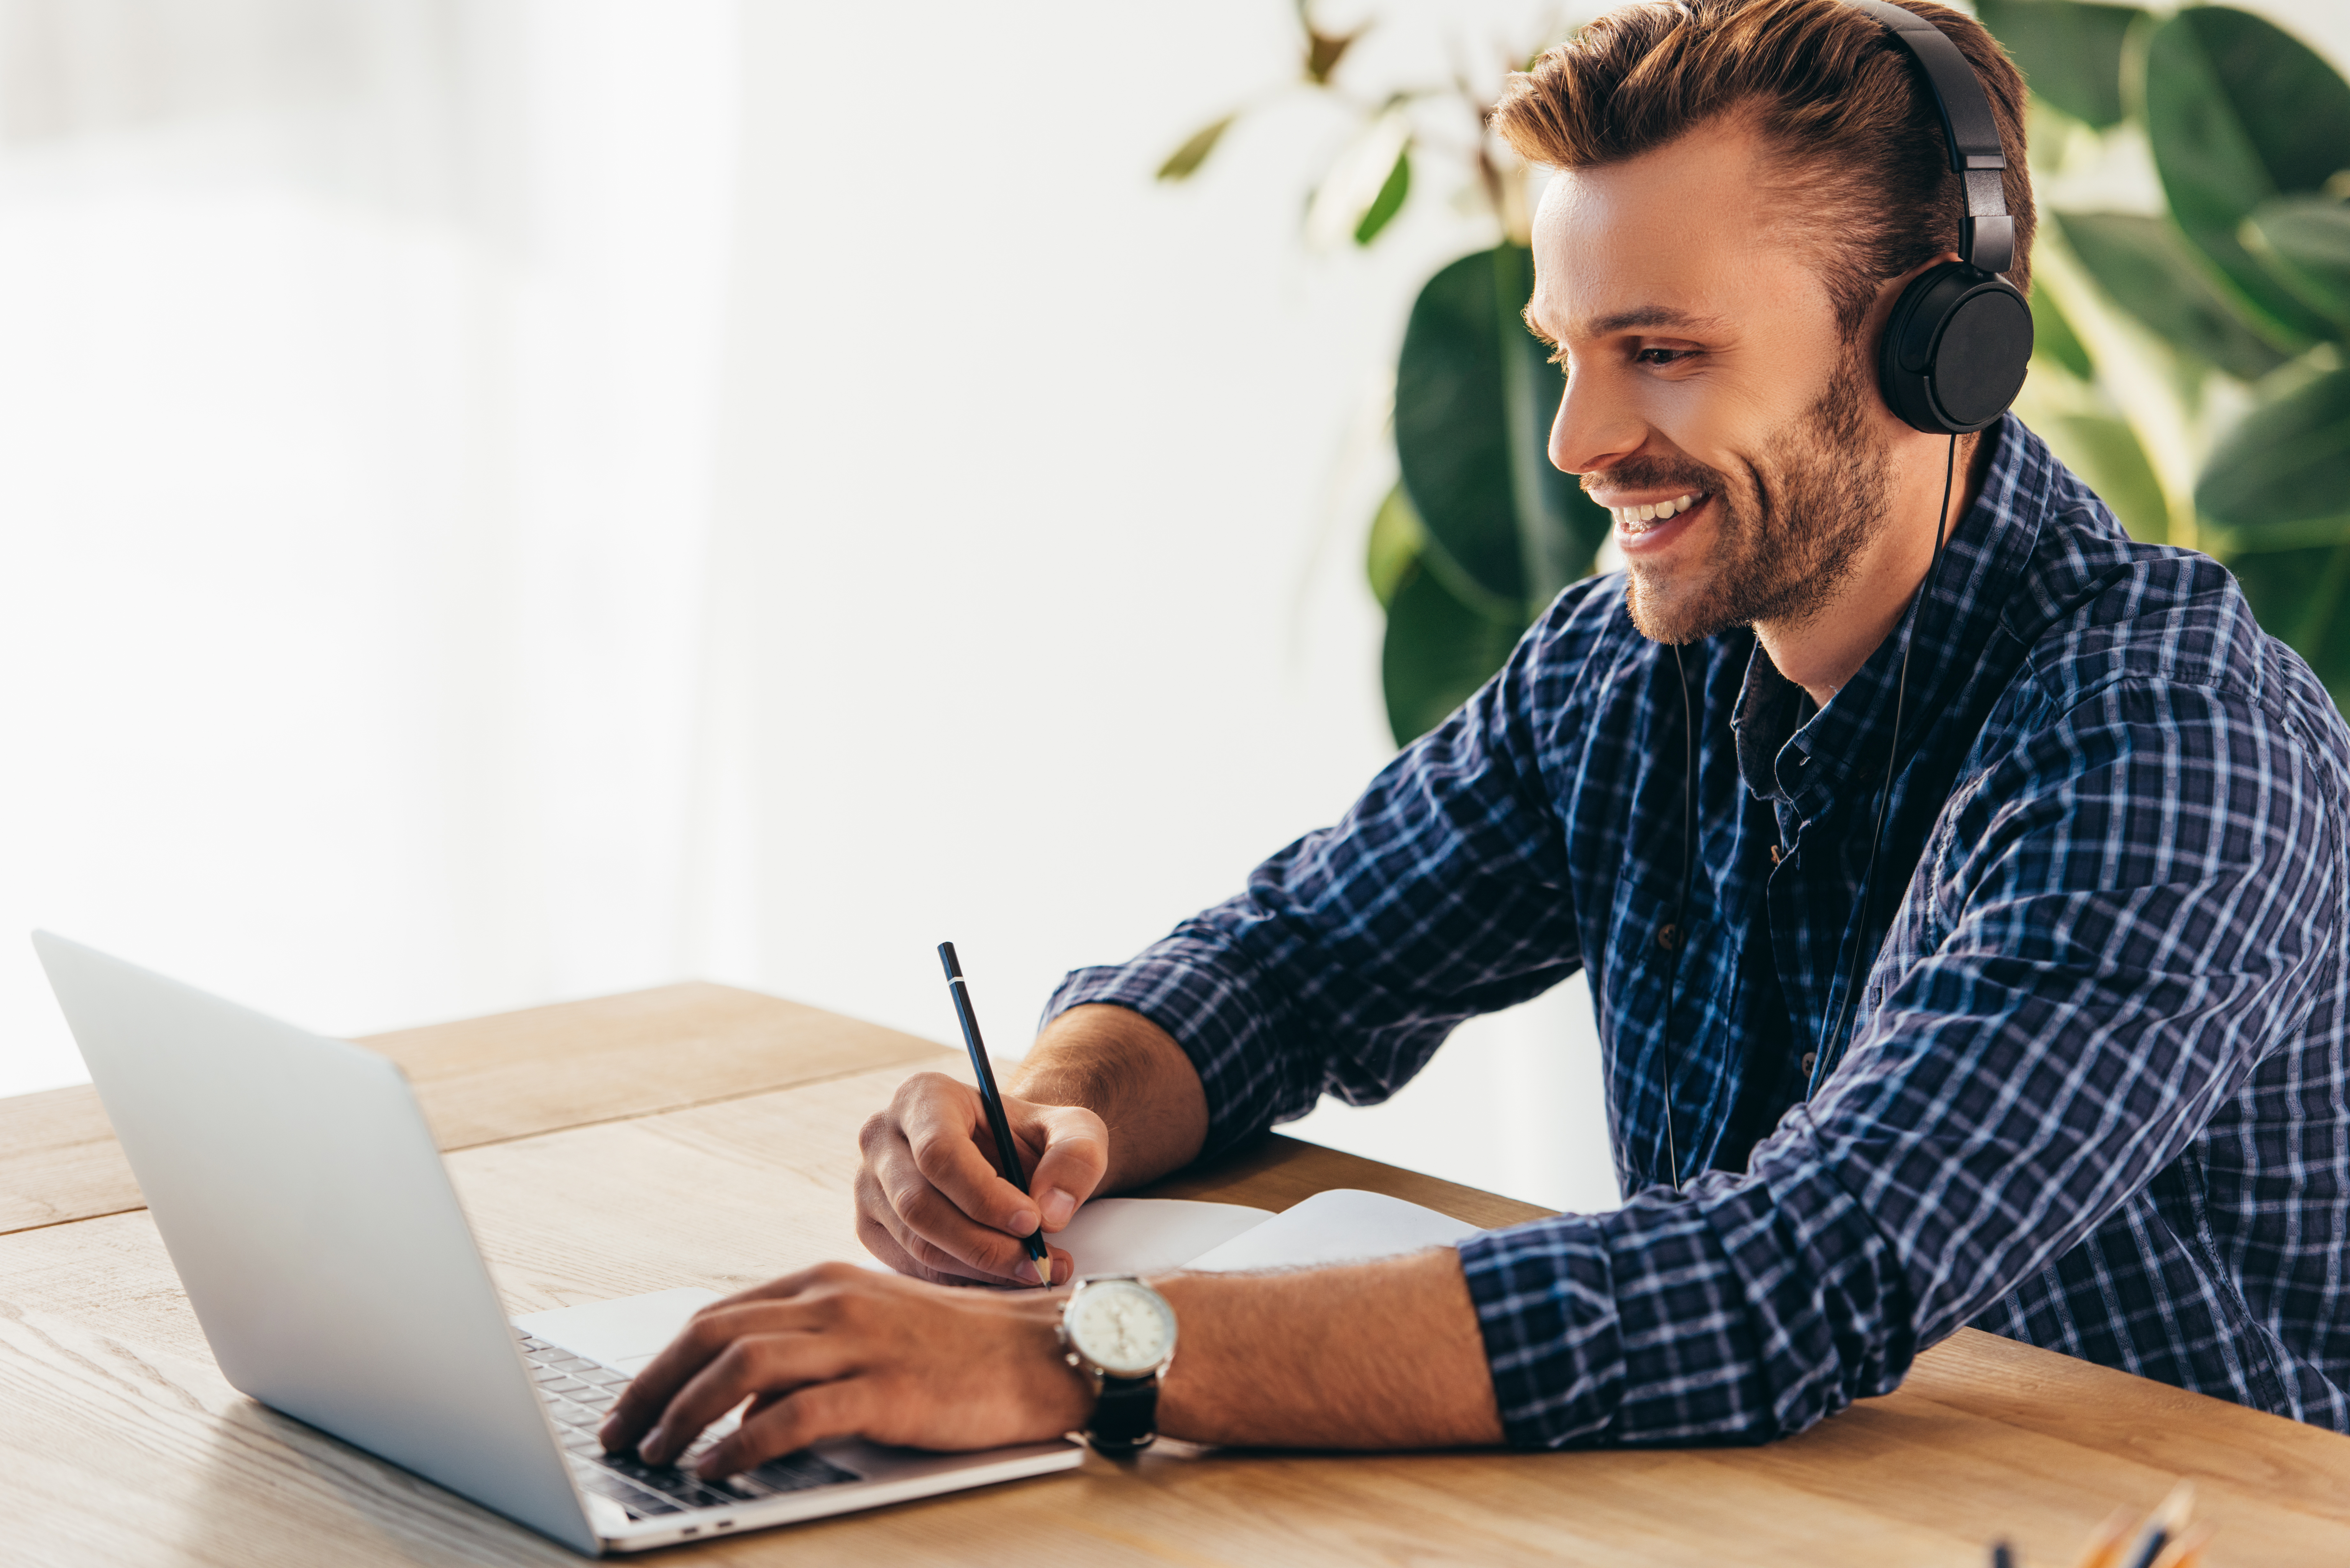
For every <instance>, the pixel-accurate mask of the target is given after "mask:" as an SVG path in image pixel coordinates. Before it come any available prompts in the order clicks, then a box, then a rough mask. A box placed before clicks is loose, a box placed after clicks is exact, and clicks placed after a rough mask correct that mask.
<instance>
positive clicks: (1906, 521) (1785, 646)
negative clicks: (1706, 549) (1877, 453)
mask: <svg viewBox="0 0 2350 1568" xmlns="http://www.w3.org/2000/svg"><path fill="white" fill-rule="evenodd" d="M1918 445H1919V448H1920V456H1921V457H1922V447H1923V443H1918ZM1934 447H1935V451H1934V452H1933V458H1932V461H1931V462H1930V463H1929V462H1923V461H1918V460H1914V459H1913V460H1912V461H1909V462H1903V463H1901V464H1899V465H1898V467H1897V469H1896V477H1895V480H1894V483H1893V487H1892V494H1891V499H1890V510H1891V516H1890V517H1888V518H1887V525H1886V526H1885V527H1884V528H1883V529H1881V530H1880V531H1879V532H1878V533H1877V537H1876V538H1875V539H1874V540H1872V541H1871V542H1870V544H1869V545H1868V548H1867V550H1866V554H1865V555H1864V556H1863V557H1862V559H1861V560H1860V562H1859V563H1858V565H1857V566H1856V567H1855V568H1854V570H1853V572H1852V575H1851V576H1848V577H1846V579H1845V581H1844V584H1843V586H1842V587H1840V588H1838V589H1837V591H1836V593H1835V597H1833V598H1831V599H1829V600H1828V602H1827V603H1826V604H1825V605H1823V606H1822V607H1820V608H1819V609H1818V610H1817V611H1815V612H1814V613H1813V614H1811V615H1808V616H1806V617H1804V619H1802V620H1801V621H1797V622H1786V621H1756V622H1755V623H1754V635H1755V638H1756V639H1757V640H1759V641H1760V642H1761V643H1762V644H1763V650H1764V651H1765V652H1767V653H1768V654H1770V656H1771V662H1772V663H1773V665H1776V666H1777V667H1778V670H1779V673H1780V674H1782V675H1784V676H1785V677H1786V678H1787V679H1788V680H1792V681H1794V683H1795V684H1796V685H1798V686H1800V687H1802V688H1803V689H1804V691H1806V692H1808V693H1809V694H1810V696H1811V699H1812V701H1814V703H1816V704H1817V705H1819V706H1820V707H1823V708H1825V707H1826V706H1827V705H1828V702H1829V701H1830V700H1831V699H1832V698H1834V697H1835V694H1836V693H1837V692H1838V691H1841V690H1843V688H1844V684H1845V682H1846V681H1847V680H1851V679H1852V678H1853V676H1854V675H1855V674H1856V673H1857V672H1858V671H1859V670H1860V667H1861V666H1862V665H1864V664H1866V663H1867V662H1868V656H1869V655H1870V654H1872V653H1875V652H1876V651H1877V648H1878V647H1879V646H1880V645H1881V644H1883V642H1884V641H1885V639H1887V637H1889V636H1891V635H1892V633H1893V628H1895V627H1897V626H1898V625H1900V624H1901V616H1902V612H1903V611H1905V610H1907V609H1908V607H1909V600H1910V597H1911V596H1912V595H1914V594H1916V592H1917V591H1918V584H1919V583H1921V582H1923V581H1925V580H1926V569H1927V567H1928V566H1930V565H1932V563H1933V559H1934V506H1935V504H1936V503H1937V502H1939V501H1940V500H1941V499H1942V469H1943V463H1944V462H1945V461H1946V459H1945V453H1944V452H1943V451H1942V450H1941V443H1940V442H1939V441H1937V442H1935V443H1934ZM1959 462H1960V463H1962V464H1963V465H1964V467H1965V472H1963V473H1961V474H1960V475H1959V476H1958V477H1959V483H1956V484H1953V485H1952V486H1951V488H1950V507H1949V510H1948V511H1946V512H1945V513H1944V514H1943V517H1942V525H1943V529H1944V532H1945V534H1946V535H1947V533H1948V531H1949V530H1950V529H1953V528H1956V527H1957V526H1958V524H1959V519H1960V518H1961V517H1963V516H1965V515H1966V514H1967V509H1968V508H1969V507H1970V506H1972V505H1973V504H1974V501H1975V497H1976V496H1977V495H1978V494H1980V493H1981V491H1982V483H1983V475H1984V471H1985V470H1986V469H1987V468H1988V467H1989V465H1990V462H1991V442H1989V441H1984V440H1983V439H1982V438H1981V436H1961V437H1960V438H1959Z"/></svg>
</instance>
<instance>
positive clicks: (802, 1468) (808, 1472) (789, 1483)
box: [737, 1449, 859, 1492]
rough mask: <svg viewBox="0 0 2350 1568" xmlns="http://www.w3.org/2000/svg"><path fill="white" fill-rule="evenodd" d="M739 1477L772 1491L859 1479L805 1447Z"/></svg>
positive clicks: (830, 1484)
mask: <svg viewBox="0 0 2350 1568" xmlns="http://www.w3.org/2000/svg"><path fill="white" fill-rule="evenodd" d="M737 1479H747V1480H750V1481H751V1482H752V1483H753V1484H754V1485H756V1486H761V1487H764V1488H765V1489H766V1490H769V1491H771V1492H780V1491H806V1490H808V1489H809V1488H811V1487H819V1486H838V1485H839V1484H840V1483H841V1482H843V1481H853V1480H858V1479H859V1478H858V1476H857V1474H856V1473H855V1472H854V1471H852V1470H845V1469H841V1468H840V1467H839V1466H838V1465H836V1464H834V1463H832V1462H831V1461H830V1460H829V1459H823V1458H821V1457H820V1456H818V1455H816V1454H813V1453H810V1452H809V1451H807V1450H806V1449H801V1450H800V1451H799V1452H798V1453H796V1454H785V1456H784V1457H783V1458H782V1459H769V1460H768V1461H767V1462H766V1463H765V1464H764V1465H761V1466H759V1467H758V1468H756V1469H749V1470H745V1471H743V1476H742V1477H740V1478H737Z"/></svg>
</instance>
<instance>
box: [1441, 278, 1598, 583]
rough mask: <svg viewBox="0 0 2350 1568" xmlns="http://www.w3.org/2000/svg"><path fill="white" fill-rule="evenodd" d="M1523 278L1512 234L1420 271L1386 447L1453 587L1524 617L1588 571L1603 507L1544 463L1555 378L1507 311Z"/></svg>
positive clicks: (1512, 309) (1520, 299)
mask: <svg viewBox="0 0 2350 1568" xmlns="http://www.w3.org/2000/svg"><path fill="white" fill-rule="evenodd" d="M1533 288H1534V263H1533V258H1532V257H1531V255H1530V254H1528V253H1527V251H1526V250H1525V248H1524V247H1523V246H1520V245H1507V244H1505V245H1499V246H1496V247H1495V248H1494V249H1492V250H1490V251H1480V252H1478V253H1476V254H1473V255H1468V256H1463V257H1462V258H1461V260H1459V261H1457V262H1454V263H1453V264H1452V265H1450V266H1448V267H1446V268H1444V270H1443V271H1441V272H1440V273H1438V274H1437V275H1435V276H1434V277H1432V278H1430V280H1429V281H1428V284H1427V286H1425V287H1424V288H1422V289H1421V290H1420V292H1419V298H1418V299H1417V300H1415V301H1414V302H1413V304H1412V307H1411V317H1410V320H1409V323H1408V324H1407V325H1406V327H1405V328H1404V339H1403V352H1402V354H1401V356H1400V357H1399V360H1398V362H1397V366H1396V411H1395V431H1396V455H1397V457H1398V458H1399V460H1400V462H1401V466H1402V469H1403V483H1404V489H1405V490H1406V491H1407V492H1408V493H1409V494H1410V496H1411V502H1412V505H1413V507H1414V508H1415V509H1416V510H1417V511H1418V512H1419V517H1420V520H1421V522H1422V523H1423V524H1426V526H1427V529H1428V536H1429V539H1430V545H1431V546H1432V551H1431V553H1432V554H1433V555H1435V556H1439V557H1440V562H1441V564H1442V565H1444V566H1451V567H1454V568H1457V570H1458V572H1459V573H1460V574H1461V576H1463V577H1465V578H1466V579H1467V581H1466V583H1461V582H1456V583H1455V584H1454V585H1453V587H1454V588H1455V591H1456V593H1459V592H1461V591H1463V590H1465V591H1467V592H1468V593H1469V595H1470V596H1471V597H1472V598H1473V597H1476V596H1480V595H1482V596H1484V597H1489V598H1491V599H1492V600H1497V601H1501V602H1503V603H1507V604H1510V605H1513V606H1522V607H1525V613H1526V616H1527V618H1531V616H1532V614H1533V612H1534V610H1535V609H1537V608H1539V607H1541V606H1543V605H1544V604H1547V603H1548V602H1549V601H1550V599H1551V598H1552V597H1553V596H1555V594H1556V593H1557V592H1558V590H1559V589H1560V588H1562V587H1565V586H1566V585H1567V584H1568V583H1570V582H1572V581H1574V580H1575V578H1576V577H1579V576H1583V575H1584V574H1585V573H1586V572H1588V571H1589V570H1590V569H1591V558H1592V556H1593V554H1594V552H1596V550H1597V549H1598V547H1599V545H1600V544H1601V543H1602V542H1603V541H1605V540H1606V538H1607V528H1608V518H1607V512H1606V511H1605V510H1604V509H1602V508H1601V507H1599V506H1597V505H1596V504H1594V503H1593V502H1592V501H1591V500H1590V498H1589V497H1587V496H1586V495H1585V494H1584V493H1583V492H1582V489H1581V488H1580V487H1579V486H1578V485H1577V484H1576V483H1575V480H1574V479H1573V477H1572V476H1570V475H1567V474H1564V473H1561V472H1559V471H1558V470H1557V469H1555V468H1554V467H1553V466H1552V465H1551V462H1550V458H1549V455H1548V452H1549V439H1550V421H1551V419H1552V417H1553V416H1554V415H1555V413H1556V412H1557V411H1558V400H1559V394H1560V393H1561V392H1562V391H1563V390H1564V389H1565V379H1563V378H1562V376H1561V375H1560V372H1559V370H1558V368H1557V367H1556V366H1555V365H1552V364H1550V363H1549V362H1548V353H1547V351H1546V350H1545V349H1544V348H1543V345H1542V343H1541V342H1540V340H1538V339H1537V338H1536V337H1534V335H1533V334H1532V333H1530V332H1528V331H1527V330H1526V328H1525V324H1524V323H1523V321H1522V320H1521V319H1520V318H1519V314H1518V313H1519V311H1520V310H1521V309H1522V308H1523V306H1524V305H1525V301H1526V298H1527V296H1528V295H1529V294H1531V293H1532V292H1533Z"/></svg>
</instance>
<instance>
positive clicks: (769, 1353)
mask: <svg viewBox="0 0 2350 1568" xmlns="http://www.w3.org/2000/svg"><path fill="white" fill-rule="evenodd" d="M847 1369H848V1362H847V1350H846V1348H845V1347H844V1346H843V1345H842V1343H841V1340H840V1336H838V1335H837V1334H809V1333H805V1332H795V1331H792V1330H785V1331H783V1332H781V1333H760V1332H755V1331H754V1332H744V1333H740V1334H736V1335H735V1336H734V1337H733V1339H732V1340H731V1342H730V1343H729V1344H728V1345H727V1346H726V1348H725V1349H724V1350H723V1351H721V1352H719V1354H718V1355H716V1356H714V1357H712V1359H711V1360H710V1361H709V1362H708V1363H707V1364H706V1365H704V1366H703V1367H702V1370H701V1371H700V1372H698V1373H696V1374H695V1375H694V1376H693V1378H692V1380H691V1382H689V1383H687V1384H686V1386H684V1387H683V1388H681V1389H680V1390H679V1391H678V1393H677V1395H676V1396H675V1397H673V1398H671V1400H670V1402H669V1406H668V1407H667V1408H666V1409H664V1410H663V1411H662V1412H661V1414H660V1421H659V1423H658V1424H657V1425H656V1426H655V1427H654V1428H653V1429H652V1430H651V1431H650V1432H648V1433H646V1434H645V1438H644V1440H643V1441H642V1442H641V1443H639V1445H638V1446H637V1451H638V1452H639V1453H640V1454H642V1455H643V1456H644V1459H645V1462H646V1463H648V1464H655V1465H665V1464H670V1463H671V1462H673V1461H674V1460H675V1459H677V1456H678V1455H680V1454H681V1453H683V1452H684V1451H685V1449H687V1448H688V1447H689V1446H690V1445H691V1443H692V1441H693V1439H694V1438H697V1437H699V1436H701V1435H702V1428H705V1427H707V1426H709V1425H710V1423H712V1421H715V1420H717V1419H718V1418H719V1417H721V1416H723V1415H725V1414H726V1412H727V1411H729V1410H732V1409H733V1408H734V1407H736V1406H737V1405H740V1404H742V1403H743V1400H745V1399H747V1398H749V1397H752V1396H753V1395H754V1394H780V1395H783V1396H784V1397H785V1400H786V1401H787V1400H788V1399H789V1397H790V1396H791V1395H792V1394H793V1393H794V1392H795V1391H796V1390H798V1389H800V1388H801V1387H803V1386H806V1385H807V1384H810V1383H822V1382H827V1381H828V1380H830V1379H832V1378H835V1377H837V1376H840V1375H841V1374H842V1373H843V1372H845V1371H847ZM720 1447H721V1448H723V1447H724V1445H723V1444H721V1445H720ZM716 1451H717V1450H715V1449H713V1450H712V1452H713V1453H714V1452H716ZM785 1451H787V1450H785V1449H776V1450H775V1452H776V1453H782V1452H785ZM773 1457H774V1455H773V1454H767V1455H762V1456H761V1459H772V1458H773ZM752 1462H753V1463H754V1464H755V1463H758V1462H759V1460H756V1459H754V1460H753V1461H752ZM741 1468H743V1467H741V1466H740V1465H737V1466H735V1467H733V1469H741ZM705 1473H710V1474H727V1473H731V1472H730V1471H723V1470H705Z"/></svg>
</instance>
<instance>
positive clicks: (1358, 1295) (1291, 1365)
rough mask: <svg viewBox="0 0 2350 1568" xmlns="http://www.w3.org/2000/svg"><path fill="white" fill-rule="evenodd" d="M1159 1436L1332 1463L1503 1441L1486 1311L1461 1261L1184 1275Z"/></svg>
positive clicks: (1449, 1256)
mask: <svg viewBox="0 0 2350 1568" xmlns="http://www.w3.org/2000/svg"><path fill="white" fill-rule="evenodd" d="M1152 1283H1153V1284H1154V1285H1155V1286H1156V1287H1157V1288H1158V1289H1159V1291H1160V1292H1161V1293H1163V1294H1165V1296H1166V1297H1167V1299H1168V1300H1169V1301H1170V1303H1173V1305H1174V1307H1175V1315H1176V1320H1177V1334H1178V1338H1177V1342H1176V1350H1175V1364H1174V1366H1172V1367H1171V1368H1170V1369H1169V1371H1168V1374H1167V1377H1166V1381H1165V1384H1164V1386H1163V1387H1162V1389H1161V1391H1160V1394H1159V1429H1160V1430H1161V1431H1163V1432H1166V1433H1168V1434H1169V1435H1170V1436H1171V1437H1178V1438H1191V1439H1193V1440H1194V1441H1198V1442H1209V1443H1245V1444H1261V1445H1264V1446H1267V1447H1289V1448H1333V1449H1399V1448H1422V1447H1426V1448H1450V1447H1459V1446H1463V1445H1471V1444H1490V1443H1498V1442H1500V1441H1501V1440H1502V1418H1501V1415H1500V1412H1499V1409H1498V1407H1497V1406H1496V1405H1495V1403H1494V1398H1493V1380H1492V1373H1491V1372H1490V1371H1488V1370H1487V1367H1486V1363H1485V1345H1484V1338H1483V1336H1482V1334H1480V1333H1479V1331H1478V1327H1477V1309H1476V1305H1475V1303H1473V1302H1472V1301H1471V1299H1470V1295H1469V1285H1468V1282H1467V1281H1466V1280H1465V1279H1464V1278H1463V1277H1462V1276H1461V1259H1460V1256H1459V1254H1457V1253H1455V1252H1454V1251H1452V1250H1451V1248H1445V1249H1443V1250H1441V1251H1433V1252H1421V1253H1416V1254H1414V1255H1412V1256H1410V1257H1407V1258H1389V1259H1384V1260H1381V1261H1379V1262H1369V1263H1353V1264H1347V1265H1344V1266H1341V1267H1337V1268H1326V1269H1305V1270H1299V1271H1297V1272H1295V1273H1285V1274H1225V1275H1219V1274H1175V1275H1170V1276H1168V1277H1166V1278H1163V1279H1156V1280H1153V1281H1152Z"/></svg>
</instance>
